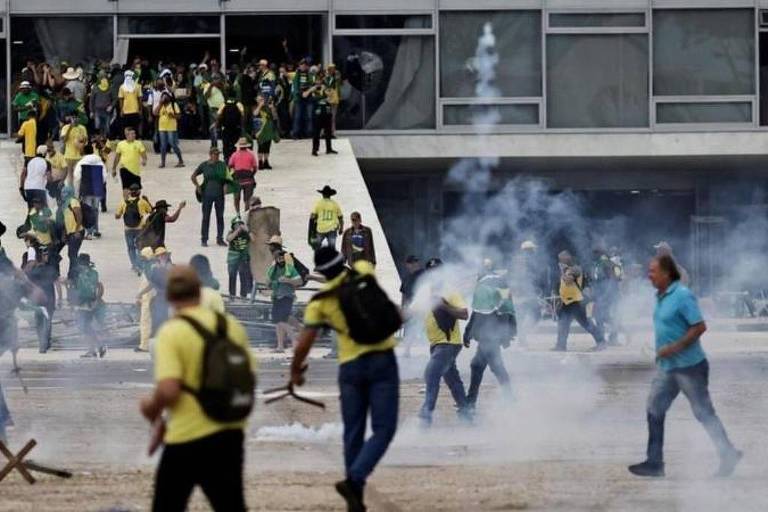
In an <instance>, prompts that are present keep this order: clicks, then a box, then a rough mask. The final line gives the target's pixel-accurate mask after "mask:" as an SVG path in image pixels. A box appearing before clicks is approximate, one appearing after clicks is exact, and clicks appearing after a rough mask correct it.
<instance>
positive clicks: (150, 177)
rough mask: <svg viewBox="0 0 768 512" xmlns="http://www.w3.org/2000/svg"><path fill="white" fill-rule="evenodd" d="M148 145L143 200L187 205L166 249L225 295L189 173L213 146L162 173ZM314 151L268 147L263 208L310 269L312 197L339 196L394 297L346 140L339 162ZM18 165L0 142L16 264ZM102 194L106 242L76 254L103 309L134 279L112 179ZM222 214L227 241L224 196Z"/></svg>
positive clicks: (186, 149) (388, 259) (195, 145)
mask: <svg viewBox="0 0 768 512" xmlns="http://www.w3.org/2000/svg"><path fill="white" fill-rule="evenodd" d="M145 144H146V145H147V147H148V150H149V153H148V154H149V161H148V164H147V166H146V168H145V170H144V173H143V175H142V182H143V185H144V190H143V193H144V194H145V195H147V196H148V197H149V199H150V200H151V201H152V202H153V203H154V202H155V201H157V200H159V199H165V200H166V201H168V202H169V203H171V205H172V206H173V207H174V208H175V207H176V205H178V204H179V203H180V202H181V201H186V202H187V208H186V209H185V210H184V211H183V212H182V214H181V217H180V218H179V220H178V221H177V222H176V223H175V224H169V225H168V228H167V236H166V244H167V246H168V248H169V249H170V250H171V251H172V252H173V259H174V261H175V262H179V263H180V262H186V261H189V258H190V257H192V256H193V255H195V254H198V253H202V254H205V255H206V256H208V258H209V259H210V260H211V265H212V267H213V272H214V275H215V277H216V278H217V279H218V280H219V282H220V283H221V284H222V286H223V288H226V285H227V264H226V253H227V249H226V248H222V247H216V245H215V240H216V228H215V219H212V225H211V228H210V240H209V242H210V243H211V244H210V246H209V247H207V248H202V247H200V221H201V218H202V211H201V208H200V206H199V204H198V203H197V201H196V200H195V195H194V187H193V186H192V183H191V182H190V175H191V174H192V172H193V171H194V169H195V168H196V167H197V165H198V164H200V163H201V162H203V161H204V160H206V159H207V158H208V147H209V146H210V143H209V142H207V141H182V143H181V149H182V153H183V155H184V160H185V162H186V167H184V168H182V169H176V168H174V167H173V165H174V164H175V162H176V157H175V156H173V155H169V157H168V163H169V166H168V167H166V168H164V169H160V168H159V165H160V157H159V156H158V155H155V154H153V153H152V151H151V144H150V143H145ZM311 144H312V143H311V141H308V140H302V141H293V140H284V141H281V142H280V143H279V144H275V145H273V149H272V156H271V158H270V163H271V164H272V166H273V167H274V169H273V170H270V171H261V172H259V174H258V175H257V177H256V180H257V187H256V192H255V194H256V195H258V196H260V197H261V199H262V202H263V204H264V206H275V207H277V208H279V209H280V219H281V230H282V233H283V242H284V244H285V246H286V247H287V248H288V249H289V250H290V251H292V252H294V253H295V254H296V256H297V257H298V258H299V259H300V260H301V261H303V262H304V263H305V264H306V265H308V266H309V265H311V264H312V251H311V249H310V247H309V246H308V244H307V221H308V219H309V214H310V212H311V210H312V208H313V207H314V204H315V202H316V201H317V200H318V199H319V198H320V194H318V193H317V192H316V190H318V189H321V188H323V186H324V185H326V184H328V185H330V186H332V187H333V188H335V189H336V190H337V191H338V192H339V194H338V195H337V196H336V198H335V199H336V200H337V201H338V203H339V205H340V206H341V208H342V211H343V212H344V217H345V224H346V225H347V226H348V225H349V224H350V223H349V215H350V214H351V213H352V212H353V211H355V210H356V211H359V212H360V213H361V215H362V218H363V223H364V224H365V225H367V226H369V227H371V229H372V231H373V233H374V242H375V246H376V252H377V260H378V261H377V263H378V264H377V276H378V278H379V279H380V281H381V282H382V284H383V286H384V287H385V288H386V289H387V290H388V291H389V292H390V293H393V294H394V293H396V292H397V291H398V289H399V286H400V282H399V278H398V275H397V270H396V268H395V264H394V261H393V260H392V256H391V253H390V251H389V246H388V244H387V240H386V238H385V237H384V232H383V230H382V229H381V224H380V222H379V219H378V216H377V214H376V210H375V208H374V206H373V202H372V200H371V197H370V194H369V193H368V189H367V187H366V184H365V181H364V180H363V176H362V174H361V173H360V169H359V167H358V165H357V161H356V160H355V156H354V154H353V152H352V146H351V145H350V144H349V141H348V140H346V139H339V140H335V141H334V147H335V149H336V150H338V152H339V154H338V155H325V154H323V153H320V156H318V157H313V156H311V154H310V153H311V151H310V150H311ZM220 145H221V144H220ZM21 165H22V159H21V154H20V153H19V146H18V144H13V143H11V142H7V141H6V142H0V167H2V169H3V172H2V173H0V221H2V222H3V223H5V224H6V226H8V233H7V234H6V235H5V236H4V237H3V240H2V243H3V246H4V247H5V248H6V251H7V252H8V254H9V255H10V256H11V258H12V259H13V260H14V261H15V262H19V261H21V254H22V252H23V247H24V245H23V242H22V241H21V240H17V239H16V238H15V237H14V236H13V233H14V231H15V229H16V226H18V225H19V224H21V223H22V222H23V221H24V216H25V214H26V209H25V205H24V203H23V202H22V200H21V197H20V196H19V192H18V188H19V185H18V184H19V178H18V176H19V174H20V171H21ZM110 168H111V163H110ZM107 189H108V192H107V198H108V200H107V202H108V208H109V213H107V214H102V215H101V217H100V219H99V222H100V230H101V232H102V233H103V237H102V238H101V239H99V240H92V241H87V240H86V241H85V242H84V244H83V247H82V249H81V251H82V252H86V253H88V254H90V255H91V258H92V259H93V261H94V262H95V263H96V267H97V269H98V270H99V272H100V274H101V277H102V280H103V281H104V282H105V284H106V290H105V298H106V300H107V301H111V302H133V300H134V298H135V296H136V293H137V291H138V290H137V288H138V278H137V277H136V275H135V274H134V273H132V272H131V271H130V263H129V261H128V256H127V253H126V250H125V240H124V238H123V223H122V221H118V220H115V218H114V211H115V209H116V207H117V204H118V203H119V201H120V199H121V195H120V185H119V183H118V182H116V181H112V179H111V178H110V179H109V180H108V184H107ZM225 209H226V213H225V215H224V221H225V232H224V234H225V235H226V232H227V230H228V229H229V225H230V221H231V220H232V218H233V217H234V216H235V210H234V204H233V200H232V198H231V196H227V202H226V208H225ZM338 244H340V242H339V243H337V245H338ZM62 265H63V270H66V268H67V265H68V262H67V259H66V257H64V261H63V262H62Z"/></svg>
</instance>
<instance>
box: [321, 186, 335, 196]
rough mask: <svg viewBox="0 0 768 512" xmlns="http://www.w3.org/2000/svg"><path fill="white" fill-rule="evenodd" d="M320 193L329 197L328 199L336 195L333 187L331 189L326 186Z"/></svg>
mask: <svg viewBox="0 0 768 512" xmlns="http://www.w3.org/2000/svg"><path fill="white" fill-rule="evenodd" d="M318 192H319V193H320V194H323V196H328V197H330V196H335V195H336V191H335V190H334V189H332V188H331V187H329V186H328V185H326V186H324V187H323V188H322V190H318Z"/></svg>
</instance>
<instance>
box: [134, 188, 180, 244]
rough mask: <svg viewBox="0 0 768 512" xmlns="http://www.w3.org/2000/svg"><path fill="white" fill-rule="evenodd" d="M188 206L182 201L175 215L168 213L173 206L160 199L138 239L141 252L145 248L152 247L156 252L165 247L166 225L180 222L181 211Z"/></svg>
mask: <svg viewBox="0 0 768 512" xmlns="http://www.w3.org/2000/svg"><path fill="white" fill-rule="evenodd" d="M186 206H187V202H186V201H182V202H180V203H179V205H178V206H177V207H176V210H175V211H174V212H173V213H168V210H169V209H170V207H171V205H170V204H168V202H167V201H166V200H165V199H160V200H159V201H157V202H156V203H155V206H154V207H153V208H152V213H150V214H149V216H148V217H147V218H146V220H145V221H144V227H143V228H141V233H139V235H138V236H137V238H136V246H137V247H138V248H139V250H141V249H143V248H144V247H151V248H152V250H156V249H158V248H160V247H165V225H166V224H169V223H174V222H176V221H177V220H179V216H180V215H181V211H182V210H183V209H184V208H185V207H186Z"/></svg>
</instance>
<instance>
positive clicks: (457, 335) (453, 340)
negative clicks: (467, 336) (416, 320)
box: [424, 293, 467, 345]
mask: <svg viewBox="0 0 768 512" xmlns="http://www.w3.org/2000/svg"><path fill="white" fill-rule="evenodd" d="M445 301H446V302H447V303H448V304H450V305H451V306H453V307H454V308H457V309H463V308H466V307H467V305H466V303H465V302H464V299H463V298H462V296H461V295H459V294H458V293H452V294H450V295H448V296H447V297H445ZM424 325H425V326H426V328H427V339H428V340H429V344H430V345H435V344H437V343H450V344H451V345H461V328H460V327H459V321H458V320H456V323H455V324H453V329H451V335H450V336H446V334H445V332H444V331H443V330H441V329H440V327H439V326H438V325H437V320H436V319H435V315H434V314H433V313H432V312H430V313H429V314H428V315H427V317H426V318H425V319H424Z"/></svg>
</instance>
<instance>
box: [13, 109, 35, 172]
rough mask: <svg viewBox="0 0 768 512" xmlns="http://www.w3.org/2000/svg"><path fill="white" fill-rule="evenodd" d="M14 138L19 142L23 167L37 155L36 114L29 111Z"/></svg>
mask: <svg viewBox="0 0 768 512" xmlns="http://www.w3.org/2000/svg"><path fill="white" fill-rule="evenodd" d="M16 136H17V137H18V138H19V140H20V141H21V153H22V154H23V155H24V167H26V165H27V164H28V163H29V161H30V160H32V159H33V158H35V156H36V153H37V112H36V111H34V110H30V111H29V112H28V113H27V118H26V119H25V120H24V122H23V123H21V126H20V127H19V131H18V133H17V134H16Z"/></svg>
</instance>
